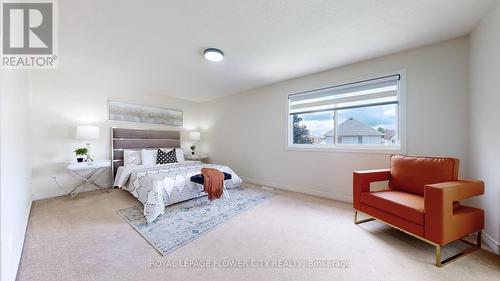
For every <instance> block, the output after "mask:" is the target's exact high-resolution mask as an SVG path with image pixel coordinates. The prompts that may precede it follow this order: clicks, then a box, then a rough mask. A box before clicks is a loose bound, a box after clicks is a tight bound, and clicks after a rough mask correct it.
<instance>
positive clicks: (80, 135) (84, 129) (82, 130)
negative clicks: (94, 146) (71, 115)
mask: <svg viewBox="0 0 500 281" xmlns="http://www.w3.org/2000/svg"><path fill="white" fill-rule="evenodd" d="M75 138H76V139H79V140H83V141H85V142H86V143H87V150H88V152H87V159H85V162H92V161H94V159H92V157H91V156H90V141H91V140H95V139H97V138H99V127H97V126H77V127H76V134H75Z"/></svg>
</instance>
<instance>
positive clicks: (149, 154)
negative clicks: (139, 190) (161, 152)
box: [142, 149, 158, 165]
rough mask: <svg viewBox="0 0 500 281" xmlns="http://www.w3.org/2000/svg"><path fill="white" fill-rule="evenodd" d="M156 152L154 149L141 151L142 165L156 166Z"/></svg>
mask: <svg viewBox="0 0 500 281" xmlns="http://www.w3.org/2000/svg"><path fill="white" fill-rule="evenodd" d="M157 153H158V150H156V149H143V150H142V165H154V164H156V154H157Z"/></svg>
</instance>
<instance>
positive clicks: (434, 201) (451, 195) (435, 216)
mask: <svg viewBox="0 0 500 281" xmlns="http://www.w3.org/2000/svg"><path fill="white" fill-rule="evenodd" d="M483 193H484V183H483V182H482V181H479V180H468V179H467V180H465V179H464V180H457V181H450V182H443V183H437V184H429V185H426V186H425V188H424V208H425V229H426V234H425V235H426V238H427V239H430V240H432V241H437V242H439V243H446V242H448V241H452V240H454V239H457V238H456V237H454V236H453V235H454V233H453V231H454V229H455V230H456V228H457V227H458V226H459V225H466V224H467V222H465V221H462V220H461V218H459V217H456V218H454V217H453V201H456V200H462V199H466V198H470V197H473V196H477V195H481V194H483Z"/></svg>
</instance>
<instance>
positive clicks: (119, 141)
mask: <svg viewBox="0 0 500 281" xmlns="http://www.w3.org/2000/svg"><path fill="white" fill-rule="evenodd" d="M180 146H181V134H180V132H179V131H160V130H143V129H126V128H111V159H112V160H113V161H112V162H111V163H112V164H111V165H112V167H111V171H112V172H113V179H114V178H115V174H116V170H117V169H118V167H120V166H123V150H124V149H143V148H162V147H180Z"/></svg>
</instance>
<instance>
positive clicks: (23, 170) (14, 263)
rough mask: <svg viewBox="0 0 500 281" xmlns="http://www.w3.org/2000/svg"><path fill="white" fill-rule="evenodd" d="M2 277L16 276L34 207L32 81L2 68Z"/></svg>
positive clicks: (0, 72)
mask: <svg viewBox="0 0 500 281" xmlns="http://www.w3.org/2000/svg"><path fill="white" fill-rule="evenodd" d="M0 93H1V97H0V191H1V192H0V199H1V200H0V206H1V207H0V214H1V215H0V223H1V226H0V229H1V245H2V246H1V257H0V260H1V263H0V267H1V280H4V281H13V280H15V278H16V274H17V268H18V266H19V260H20V258H21V252H22V248H23V243H24V234H25V231H26V226H27V223H28V216H29V212H30V208H31V186H30V184H31V165H30V164H31V154H30V146H29V137H30V136H29V128H30V124H29V121H30V120H29V107H30V95H29V80H28V74H27V73H25V72H21V71H0Z"/></svg>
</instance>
